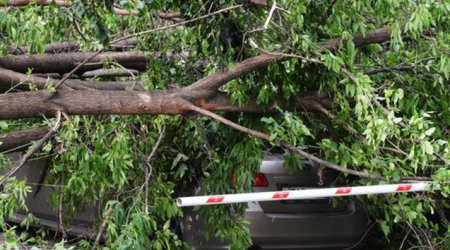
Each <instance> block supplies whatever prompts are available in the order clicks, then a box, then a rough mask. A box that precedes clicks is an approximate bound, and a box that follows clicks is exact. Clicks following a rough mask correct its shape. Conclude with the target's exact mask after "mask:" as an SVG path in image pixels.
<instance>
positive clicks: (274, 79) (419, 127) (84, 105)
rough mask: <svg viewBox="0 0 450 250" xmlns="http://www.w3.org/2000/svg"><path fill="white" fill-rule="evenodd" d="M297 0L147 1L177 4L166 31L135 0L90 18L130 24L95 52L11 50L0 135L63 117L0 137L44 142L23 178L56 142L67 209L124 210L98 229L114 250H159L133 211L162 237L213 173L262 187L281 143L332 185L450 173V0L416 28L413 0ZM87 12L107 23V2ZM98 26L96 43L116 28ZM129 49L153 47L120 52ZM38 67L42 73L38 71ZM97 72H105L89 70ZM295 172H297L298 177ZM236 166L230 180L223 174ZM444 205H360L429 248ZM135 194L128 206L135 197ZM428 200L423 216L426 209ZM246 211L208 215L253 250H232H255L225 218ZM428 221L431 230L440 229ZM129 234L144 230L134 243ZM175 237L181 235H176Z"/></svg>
mask: <svg viewBox="0 0 450 250" xmlns="http://www.w3.org/2000/svg"><path fill="white" fill-rule="evenodd" d="M15 2H16V3H13V1H8V4H9V5H8V6H10V7H11V6H12V5H13V4H17V5H18V4H19V1H15ZM22 2H23V4H24V5H26V4H29V1H22ZM22 2H20V4H22ZM25 2H26V3H25ZM38 4H41V5H48V4H49V3H48V2H45V1H40V2H39V3H38ZM64 4H66V3H64ZM296 4H297V5H296V6H291V5H288V4H286V6H280V5H278V3H277V2H269V3H268V2H267V1H259V0H258V1H249V2H246V3H243V4H237V5H231V6H220V3H219V1H212V2H208V3H204V4H201V3H191V4H190V5H181V6H178V5H176V4H168V5H167V6H165V5H163V4H162V3H160V2H156V3H154V5H152V4H146V5H145V7H142V6H141V7H142V8H143V9H145V10H151V11H150V12H151V13H157V12H155V11H153V9H152V8H155V9H156V8H158V9H170V10H177V11H176V12H173V13H164V14H161V16H160V17H161V18H167V19H172V20H173V19H176V18H180V17H183V18H185V19H184V20H177V22H170V24H169V25H166V26H161V24H162V23H167V22H155V23H152V22H151V21H150V20H153V19H152V17H151V16H150V15H145V14H143V13H142V12H139V13H138V11H135V10H134V9H133V8H129V9H127V10H125V9H124V10H123V14H126V15H136V16H134V17H125V18H124V19H118V18H117V17H116V16H107V18H104V19H102V18H100V19H95V21H93V20H90V19H89V18H88V17H85V16H83V15H79V16H82V17H83V18H85V19H86V20H84V21H86V22H92V25H93V26H92V27H106V26H108V28H109V29H111V30H114V32H117V31H119V32H118V33H117V34H116V35H114V36H112V37H114V38H115V39H111V43H110V44H109V45H105V48H103V49H102V50H100V51H96V52H79V46H78V47H77V45H76V44H74V43H60V44H49V45H47V46H44V48H45V51H46V54H33V55H30V54H28V50H27V46H26V44H23V45H24V46H20V47H19V48H14V47H9V49H8V51H9V53H10V54H12V55H6V56H3V57H0V92H1V94H0V107H5V108H1V109H0V120H2V121H1V122H2V123H0V125H1V126H0V128H1V127H2V126H3V127H6V128H8V124H11V123H13V122H15V121H19V122H20V123H23V122H24V121H27V122H30V124H31V125H30V126H32V125H33V124H34V123H35V121H36V120H41V119H42V118H45V119H50V118H52V117H57V118H58V119H57V121H56V122H55V125H54V126H53V130H51V131H50V132H49V129H48V128H46V129H42V128H37V129H30V130H23V131H15V132H10V131H9V129H8V132H7V133H3V134H2V136H3V137H1V136H0V141H1V142H3V144H1V145H3V149H4V150H10V149H13V148H15V147H18V146H22V145H29V142H30V141H36V140H35V139H36V136H37V135H40V136H41V137H42V138H38V139H40V140H39V142H40V143H39V144H38V146H33V147H31V148H30V149H29V151H28V153H27V154H26V157H24V158H22V160H21V161H20V162H18V163H16V167H15V168H14V171H18V169H19V168H21V166H23V163H24V162H26V160H27V159H29V158H30V157H32V155H33V154H34V153H35V152H37V151H38V150H39V149H41V148H42V146H44V144H46V143H48V144H47V145H48V147H47V148H46V152H50V153H49V154H53V156H54V157H53V162H52V164H53V165H52V168H53V169H52V172H51V174H50V177H49V178H50V180H52V181H55V183H57V184H56V185H60V186H61V187H62V190H63V191H62V193H60V196H59V197H58V200H59V201H60V204H59V206H60V207H62V203H63V201H64V202H68V203H70V204H72V205H74V204H76V203H77V202H79V200H80V199H81V198H80V197H83V198H82V199H83V200H84V201H86V202H98V204H99V206H103V205H104V204H105V203H107V202H108V204H110V205H111V204H120V205H117V206H115V205H114V206H113V205H111V206H110V207H109V210H108V211H110V212H108V214H105V216H104V217H105V218H104V221H103V222H102V223H101V226H100V233H99V234H101V233H102V232H103V231H105V232H107V234H108V237H109V238H108V239H109V240H110V242H108V243H107V244H108V247H111V248H117V247H120V246H122V244H125V243H124V242H127V243H126V244H128V243H129V245H128V246H133V247H134V248H138V247H141V248H151V247H155V246H154V245H152V244H154V243H149V242H147V240H148V238H149V237H148V235H145V236H143V234H141V233H136V232H135V231H133V230H134V229H133V228H134V225H135V224H133V223H136V221H133V220H134V219H135V218H139V221H146V223H147V222H148V221H151V222H149V224H152V223H154V224H155V225H157V226H155V228H154V229H152V230H153V231H154V232H158V233H159V228H165V227H167V226H164V225H163V224H164V223H166V221H170V220H172V219H173V218H175V217H177V216H178V215H176V214H177V211H179V210H177V209H176V208H173V211H172V210H171V208H170V204H172V203H171V200H172V198H173V197H172V196H173V195H176V194H178V193H180V192H184V191H186V188H187V187H188V186H190V185H197V183H195V180H197V179H200V178H201V179H203V178H204V179H205V182H204V185H205V187H204V188H205V190H206V191H207V192H211V193H218V192H247V191H250V188H251V181H252V175H253V172H256V171H258V166H259V165H260V162H261V158H262V154H263V152H270V151H272V150H274V148H276V150H283V151H284V152H285V155H286V157H287V158H286V164H290V163H293V162H297V163H298V161H299V159H303V160H307V161H311V162H313V163H315V164H317V165H318V166H320V169H321V170H320V171H331V170H332V171H335V172H336V175H337V176H338V177H337V179H336V185H351V184H354V183H358V184H366V183H370V184H374V183H378V182H380V181H384V182H398V181H424V180H426V181H430V180H436V181H440V182H439V183H441V182H442V180H445V178H447V177H448V176H449V175H448V167H449V166H448V162H449V160H448V158H449V157H450V150H449V148H448V134H446V133H445V131H446V128H448V127H449V126H450V120H449V119H448V117H450V114H449V111H448V110H447V107H448V103H447V101H446V100H447V99H448V90H446V87H445V86H444V85H445V82H446V81H448V73H446V69H447V68H448V67H449V66H448V65H450V64H447V59H446V58H447V57H446V55H447V54H446V53H448V51H447V49H446V48H448V44H447V43H448V37H447V35H446V34H447V33H446V32H447V31H448V26H446V24H445V23H444V22H443V21H442V20H441V19H439V18H436V19H434V16H441V17H442V16H445V15H444V14H443V11H444V9H445V8H443V6H440V5H439V6H440V7H442V8H437V7H431V6H420V8H419V9H420V10H421V12H420V13H422V14H423V13H427V12H429V13H433V14H432V15H431V14H430V15H425V16H426V18H428V19H433V22H432V21H427V22H423V23H421V24H420V25H419V24H417V23H418V22H422V21H423V20H422V19H420V20H422V21H420V20H419V19H418V20H419V21H414V20H415V19H414V18H415V17H416V16H417V15H422V14H420V13H416V12H415V11H414V10H413V6H412V5H410V3H404V5H405V6H403V7H404V8H403V9H402V11H399V10H397V8H394V7H393V9H392V11H391V12H389V13H385V11H384V9H382V8H381V7H380V6H378V5H373V6H372V5H368V4H363V3H361V5H357V4H356V5H349V6H346V5H344V4H343V3H341V2H339V1H324V2H323V4H322V5H323V6H322V5H316V3H312V2H311V3H309V2H308V3H306V2H302V3H296ZM56 5H58V3H56ZM60 6H63V4H61V5H60ZM80 6H83V8H87V9H86V11H93V13H97V14H99V16H101V17H104V16H103V14H101V13H105V5H101V4H100V5H98V6H97V5H93V7H86V6H84V5H80ZM111 6H112V7H116V12H117V8H118V7H120V6H118V5H116V6H115V5H114V2H111V5H110V6H109V7H111ZM130 6H131V5H130ZM436 6H438V5H436ZM28 7H29V8H30V9H31V10H30V11H34V10H35V9H33V8H37V7H32V6H31V7H30V6H28ZM66 7H67V6H66ZM297 7H298V8H297ZM363 7H364V8H363ZM391 7H392V6H391ZM67 8H68V10H69V11H70V10H72V9H70V8H69V7H67ZM80 8H82V7H80ZM90 8H91V9H90ZM21 10H22V9H21ZM178 10H179V11H178ZM23 11H24V12H27V11H28V9H27V8H23ZM42 11H43V12H45V10H42ZM72 11H79V10H77V9H76V10H72ZM27 13H28V12H27ZM30 13H32V14H30V15H38V14H35V13H34V12H30ZM36 13H38V12H36ZM199 13H200V14H199ZM380 13H383V14H380ZM110 14H111V13H108V14H107V15H110ZM152 15H155V14H152ZM349 16H352V17H355V18H354V19H353V18H347V17H349ZM189 17H192V18H191V19H189ZM127 18H136V20H141V22H134V21H130V20H134V19H127ZM423 18H425V17H423ZM393 20H410V21H404V22H403V21H402V22H400V21H398V22H394V21H393ZM159 21H161V20H159ZM178 21H179V22H178ZM0 22H1V20H0ZM97 22H98V23H97ZM100 22H107V24H108V25H104V26H102V25H100V24H99V23H100ZM55 23H56V22H55ZM61 23H62V22H61ZM131 23H132V24H131ZM432 23H433V24H432ZM431 24H432V25H431ZM7 25H11V24H9V23H8V24H4V26H0V27H8V29H6V28H4V29H3V30H5V31H3V30H0V31H1V32H2V36H4V37H7V38H8V39H9V40H8V41H10V40H11V41H13V40H17V37H16V36H15V34H14V33H13V32H11V31H10V30H12V29H11V28H9V26H7ZM70 25H75V24H70ZM70 27H71V26H70ZM16 28H18V27H16ZM355 32H356V33H355ZM360 32H362V33H360ZM3 33H4V34H3ZM78 33H79V31H78ZM93 33H94V34H95V35H97V36H98V37H96V39H97V38H99V37H102V36H108V35H110V34H108V33H107V32H106V33H103V32H102V31H98V30H97V31H95V30H94V31H93ZM352 33H353V34H352ZM55 36H56V37H55V40H56V41H63V40H64V39H62V37H63V36H62V35H61V34H59V35H55ZM138 37H141V38H142V39H139V40H138V39H137V38H138ZM10 38H11V39H10ZM104 40H105V41H107V40H108V39H104ZM125 41H132V42H131V43H132V44H129V43H128V42H125ZM8 45H10V44H6V46H8ZM120 46H123V47H121V48H128V47H129V46H132V47H134V48H139V49H140V50H142V51H153V52H152V53H151V55H150V54H149V55H147V54H146V53H144V52H141V51H134V52H110V51H109V50H116V48H119V47H120ZM119 50H125V49H119ZM148 56H150V60H149V59H148V58H147V57H148ZM163 58H164V59H163ZM443 58H444V59H443ZM448 61H450V59H449V60H448ZM199 64H201V65H202V67H197V66H196V65H199ZM105 66H106V67H110V66H111V67H113V68H114V70H115V69H116V68H117V70H116V71H111V69H105ZM30 71H31V72H32V73H33V75H29V74H28V75H27V74H26V73H30ZM55 73H56V74H55ZM90 77H95V78H101V77H102V78H106V79H107V81H106V82H102V81H94V80H91V81H86V80H85V79H84V78H90ZM77 78H78V79H77ZM60 118H63V120H62V121H61V120H60ZM33 119H35V120H33ZM64 119H65V120H64ZM34 126H36V125H34ZM21 127H25V128H26V127H28V126H27V125H24V126H21ZM45 130H46V131H47V132H45V134H44V135H42V133H43V131H45ZM57 130H58V131H57ZM236 131H238V132H242V133H236ZM39 133H41V134H39ZM26 137H29V139H30V140H25V138H26ZM51 137H55V139H54V140H53V141H52V140H50V139H51ZM162 137H165V140H164V142H161V138H162ZM1 138H3V139H1ZM14 140H17V141H18V142H17V143H16V144H14V143H13V141H14ZM1 145H0V147H1ZM1 149H2V148H0V151H1ZM156 152H158V153H156ZM156 154H157V155H156ZM142 159H144V160H142ZM150 159H151V160H152V161H151V162H150ZM294 165H295V164H294ZM297 165H298V164H297ZM297 165H295V166H291V167H293V170H297V169H298V166H297ZM10 173H12V172H10ZM231 173H232V175H233V178H235V179H236V181H233V183H231V182H230V181H229V180H227V179H228V178H229V175H230V174H231ZM10 175H11V176H12V175H13V174H10ZM319 175H320V174H319ZM142 176H144V178H141V177H142ZM318 179H320V176H319V177H318ZM1 181H2V183H8V181H12V178H9V179H2V180H1ZM318 182H320V181H318ZM439 185H441V184H439ZM66 186H67V188H65V187H66ZM139 187H141V188H139ZM99 190H101V192H100V194H99ZM118 190H120V191H118ZM444 194H446V193H445V192H444ZM63 195H64V197H63ZM152 195H153V198H152ZM446 195H447V194H446ZM424 197H425V196H424ZM152 199H154V200H152ZM396 199H398V200H396ZM432 199H433V198H432V197H426V198H420V197H418V196H398V197H390V196H386V200H387V203H386V200H384V199H383V200H381V199H378V198H376V197H363V198H361V200H362V201H363V202H364V203H365V204H366V206H367V207H368V208H369V211H371V216H373V218H374V220H375V221H376V223H379V224H380V228H379V229H378V230H379V233H384V234H385V235H387V236H388V235H389V233H390V232H387V231H386V230H388V229H389V230H393V231H395V230H396V229H401V230H398V231H402V230H406V231H405V232H409V231H415V232H417V234H416V236H414V237H413V236H408V233H407V235H406V236H403V235H402V236H401V237H405V239H406V238H408V239H409V240H410V241H411V242H415V243H417V244H418V245H421V247H423V246H425V245H427V247H437V246H438V244H434V243H431V242H429V243H424V242H425V241H426V240H427V239H428V238H429V237H434V235H439V229H436V230H435V228H436V227H435V225H434V224H433V225H431V224H427V223H429V222H428V221H431V220H427V218H429V216H430V211H431V210H432V207H433V206H434V207H435V208H436V209H437V207H438V206H444V207H445V206H448V204H447V203H446V202H441V203H439V202H438V203H439V204H437V205H436V202H435V203H434V204H433V205H432V204H431V203H428V202H430V201H431V200H432ZM111 200H114V202H110V201H111ZM116 200H117V203H115V202H116ZM130 201H131V203H133V204H132V205H131V206H128V205H125V204H129V203H130ZM398 201H400V203H401V205H399V204H398ZM421 202H423V204H424V205H423V207H426V209H424V208H421V209H422V210H421V211H420V212H418V211H416V210H415V209H416V208H417V207H418V205H417V204H422V203H421ZM159 204H164V208H161V207H158V206H159ZM120 206H124V208H123V207H120ZM113 209H116V210H114V211H115V212H114V213H111V211H112V210H113ZM120 209H122V210H120ZM220 209H223V210H220ZM243 209H244V208H243V207H240V206H235V207H233V209H229V210H228V208H219V209H216V210H207V211H209V212H206V214H208V213H209V215H211V214H213V213H217V214H216V215H220V216H216V217H217V218H221V219H220V220H214V223H212V224H214V225H212V226H211V228H208V231H212V232H227V233H226V235H224V236H223V238H226V237H227V236H230V232H234V233H236V232H238V234H239V237H237V238H239V240H236V242H238V243H239V244H241V243H242V245H236V246H235V247H236V248H237V249H241V248H246V247H248V246H249V245H248V242H247V241H246V240H245V239H247V238H246V237H247V236H248V232H247V231H245V229H243V228H244V227H243V226H242V224H240V222H239V221H231V222H230V225H228V224H223V223H221V221H230V220H227V219H224V218H234V217H232V216H234V215H232V214H233V213H234V212H235V211H240V212H243V211H244V210H243ZM119 210H120V211H119ZM425 210H426V211H425ZM161 211H163V212H161ZM166 211H170V213H171V214H170V215H167V214H164V213H165V212H166ZM386 211H389V213H386ZM413 211H415V215H414V216H412V215H411V214H412V212H413ZM440 211H441V210H440ZM168 213H169V212H168ZM117 214H127V218H126V219H124V220H123V221H126V222H123V223H124V224H121V223H122V221H121V222H117V221H115V222H114V223H116V224H114V226H117V225H120V226H121V230H122V231H121V232H120V233H118V234H117V235H115V234H114V232H112V231H111V230H107V229H106V228H107V226H108V225H110V226H112V225H113V224H112V223H113V222H111V221H113V220H121V219H120V218H118V217H114V216H116V215H117ZM108 216H113V217H111V218H110V217H108ZM133 216H134V217H133ZM140 216H141V217H140ZM222 216H223V217H222ZM227 216H228V217H227ZM392 216H394V217H392ZM439 216H440V219H439V222H436V223H437V224H436V225H439V226H442V225H443V224H442V223H444V222H445V221H447V219H446V216H447V215H446V214H445V212H444V213H440V215H439ZM413 217H414V218H413ZM129 218H133V219H129ZM155 218H157V219H155ZM208 218H213V216H210V217H208ZM424 218H425V219H424ZM59 219H60V221H63V218H59ZM141 219H142V220H141ZM222 219H223V220H222ZM110 220H111V221H110ZM136 220H137V219H136ZM399 221H401V223H397V222H399ZM436 221H437V220H436ZM433 223H434V222H433ZM63 224H64V223H61V225H63ZM160 224H161V225H160ZM166 224H167V223H166ZM210 224H211V223H210ZM399 224H401V225H402V226H400V227H399V226H398V225H399ZM124 225H126V226H124ZM424 225H427V226H424ZM241 226H242V227H241ZM439 226H438V227H439ZM148 227H149V228H150V227H151V226H148ZM425 228H433V230H434V231H433V234H434V235H431V234H430V233H429V232H428V231H426V229H425ZM147 229H148V228H147ZM147 229H146V230H144V229H142V230H141V231H142V232H144V231H149V230H150V229H148V230H147ZM127 230H130V231H127ZM168 230H169V231H170V230H171V229H170V226H169V229H168ZM236 230H237V231H236ZM408 230H409V231H408ZM62 231H63V232H64V231H65V230H64V228H63V229H62ZM153 231H152V232H153ZM393 231H391V232H393ZM119 234H120V235H121V236H118V235H119ZM156 234H157V233H155V234H152V237H153V236H154V235H156ZM130 235H133V237H134V236H136V237H141V238H139V239H134V238H133V239H131V238H126V237H129V236H130ZM124 237H125V238H124ZM130 237H131V236H130ZM155 237H156V236H155ZM164 237H165V238H164V239H166V240H168V241H167V242H172V241H174V242H175V241H176V240H175V238H174V237H173V236H171V234H170V233H169V236H167V237H166V236H164ZM396 237H398V236H395V237H394V238H396ZM244 238H245V239H244ZM155 239H157V237H156V238H155ZM156 241H157V240H156ZM156 241H155V242H156ZM97 244H98V242H95V243H94V246H97ZM139 244H141V245H139ZM161 244H162V245H164V247H165V248H171V247H174V246H172V245H170V244H171V243H161ZM400 244H403V243H400ZM411 245H413V244H411ZM156 248H157V247H156ZM381 248H382V247H381ZM400 248H401V246H400Z"/></svg>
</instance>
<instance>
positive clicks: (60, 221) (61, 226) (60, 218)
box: [56, 177, 67, 238]
mask: <svg viewBox="0 0 450 250" xmlns="http://www.w3.org/2000/svg"><path fill="white" fill-rule="evenodd" d="M61 182H62V184H63V185H62V186H61V190H60V193H59V207H58V230H61V234H62V237H63V238H67V233H66V229H65V228H64V218H63V202H64V177H63V178H62V181H61ZM58 230H56V233H58Z"/></svg>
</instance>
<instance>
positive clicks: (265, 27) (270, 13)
mask: <svg viewBox="0 0 450 250" xmlns="http://www.w3.org/2000/svg"><path fill="white" fill-rule="evenodd" d="M276 7H277V2H276V1H273V3H272V8H270V11H269V15H268V16H267V19H266V22H265V23H264V26H263V29H265V30H266V29H267V28H268V27H269V23H270V20H271V19H272V16H273V12H274V11H275V9H276Z"/></svg>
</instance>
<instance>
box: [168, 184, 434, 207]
mask: <svg viewBox="0 0 450 250" xmlns="http://www.w3.org/2000/svg"><path fill="white" fill-rule="evenodd" d="M430 184H431V183H429V182H420V183H405V184H390V185H373V186H355V187H339V188H318V189H305V190H289V191H277V192H258V193H243V194H223V195H205V196H193V197H180V198H178V199H177V204H178V206H179V207H189V206H204V205H214V204H227V203H243V202H251V201H275V200H302V199H315V198H324V197H337V196H351V195H367V194H387V193H404V192H418V191H429V190H430Z"/></svg>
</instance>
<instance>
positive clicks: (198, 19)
mask: <svg viewBox="0 0 450 250" xmlns="http://www.w3.org/2000/svg"><path fill="white" fill-rule="evenodd" d="M242 6H243V5H242V4H238V5H234V6H230V7H227V8H223V9H221V10H218V11H215V12H212V13H209V14H207V15H203V16H199V17H196V18H193V19H190V20H186V21H183V22H179V23H174V24H171V25H167V26H163V27H158V28H154V29H150V30H145V31H141V32H137V33H134V34H131V35H128V36H124V37H121V38H118V39H116V40H113V41H112V42H111V43H110V44H109V46H111V45H114V44H116V43H118V42H121V41H124V40H127V39H129V38H133V37H138V36H142V35H147V34H150V33H154V32H158V31H163V30H168V29H173V28H176V27H179V26H183V25H185V24H189V23H193V22H197V21H200V20H203V19H206V18H208V17H212V16H216V15H219V14H221V13H223V12H226V11H230V10H234V9H237V8H240V7H242ZM106 48H107V47H105V48H103V49H101V50H99V51H97V52H95V53H94V54H92V55H91V56H90V57H88V58H86V59H85V60H84V61H82V62H81V63H80V64H78V66H76V67H75V68H74V69H73V70H72V71H70V72H69V73H67V74H66V75H65V76H64V77H63V78H62V79H61V80H60V81H59V82H58V83H57V84H56V85H55V89H58V88H59V87H60V86H61V85H62V84H63V83H64V82H65V81H66V80H67V79H69V77H70V76H72V75H73V74H74V73H75V72H77V71H78V70H79V69H80V68H81V67H82V66H83V65H85V64H86V63H88V62H89V61H91V60H92V59H93V58H94V57H96V56H98V55H99V54H100V53H102V52H103V51H105V49H106ZM55 93H56V92H55Z"/></svg>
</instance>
